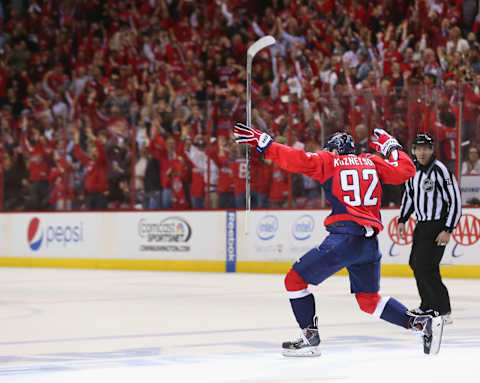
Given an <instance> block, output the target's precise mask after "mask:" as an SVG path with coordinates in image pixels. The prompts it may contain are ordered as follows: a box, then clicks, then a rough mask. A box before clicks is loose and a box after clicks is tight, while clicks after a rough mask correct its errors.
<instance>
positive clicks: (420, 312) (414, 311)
mask: <svg viewBox="0 0 480 383" xmlns="http://www.w3.org/2000/svg"><path fill="white" fill-rule="evenodd" d="M425 313H426V312H425V311H423V310H422V309H421V308H420V307H417V308H414V309H412V310H408V311H407V314H410V315H414V316H418V315H423V314H425Z"/></svg>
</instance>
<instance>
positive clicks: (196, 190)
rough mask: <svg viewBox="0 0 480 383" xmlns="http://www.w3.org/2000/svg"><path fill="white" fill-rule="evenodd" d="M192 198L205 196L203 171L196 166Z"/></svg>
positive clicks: (193, 172)
mask: <svg viewBox="0 0 480 383" xmlns="http://www.w3.org/2000/svg"><path fill="white" fill-rule="evenodd" d="M190 196H191V197H195V198H203V197H204V196H205V179H204V177H203V171H202V170H201V169H199V168H198V167H196V166H194V167H193V168H192V183H191V185H190Z"/></svg>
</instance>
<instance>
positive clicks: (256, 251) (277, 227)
mask: <svg viewBox="0 0 480 383" xmlns="http://www.w3.org/2000/svg"><path fill="white" fill-rule="evenodd" d="M328 214H329V212H328V211H326V210H317V211H314V210H295V211H293V210H292V211H278V210H266V211H252V212H251V213H250V217H249V227H250V233H249V235H248V237H247V238H246V240H247V241H248V242H247V248H248V250H247V251H246V253H244V254H241V255H240V258H241V260H242V261H262V262H272V261H279V262H289V261H292V262H293V261H295V260H296V259H298V258H299V257H300V256H302V255H303V254H305V253H306V252H307V251H308V250H310V249H311V248H313V247H315V246H318V245H320V243H321V242H322V241H323V239H324V238H325V237H326V236H327V232H326V230H325V228H324V226H323V220H324V219H325V218H326V217H327V215H328ZM240 234H241V232H240Z"/></svg>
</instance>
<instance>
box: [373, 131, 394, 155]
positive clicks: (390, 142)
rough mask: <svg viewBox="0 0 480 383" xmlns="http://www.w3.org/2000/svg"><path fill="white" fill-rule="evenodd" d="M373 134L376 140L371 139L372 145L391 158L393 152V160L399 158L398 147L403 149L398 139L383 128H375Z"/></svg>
mask: <svg viewBox="0 0 480 383" xmlns="http://www.w3.org/2000/svg"><path fill="white" fill-rule="evenodd" d="M373 135H374V136H375V140H373V141H370V147H371V148H372V149H373V150H375V151H377V152H380V153H382V154H383V155H384V156H385V158H387V159H389V158H390V154H391V155H392V159H393V160H398V151H397V149H401V148H402V145H400V144H399V143H398V141H397V139H396V138H395V137H393V136H391V135H390V134H389V133H387V132H386V131H385V130H383V129H374V130H373Z"/></svg>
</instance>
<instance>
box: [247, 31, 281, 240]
mask: <svg viewBox="0 0 480 383" xmlns="http://www.w3.org/2000/svg"><path fill="white" fill-rule="evenodd" d="M272 44H275V38H274V37H273V36H263V37H262V38H260V39H258V40H257V41H255V42H254V43H253V44H252V45H250V46H249V47H248V50H247V122H246V125H247V126H251V125H252V62H253V58H254V57H255V55H256V54H257V53H258V52H260V51H261V50H262V49H263V48H266V47H268V46H270V45H272ZM245 156H246V160H247V172H246V180H245V183H246V191H245V205H246V206H245V234H248V213H249V212H250V209H251V195H250V147H249V145H247V151H246V154H245Z"/></svg>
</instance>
